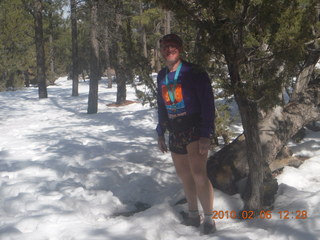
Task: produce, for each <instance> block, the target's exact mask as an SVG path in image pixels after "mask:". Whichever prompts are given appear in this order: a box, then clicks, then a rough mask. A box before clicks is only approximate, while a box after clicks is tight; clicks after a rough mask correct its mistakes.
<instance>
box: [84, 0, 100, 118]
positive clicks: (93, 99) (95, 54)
mask: <svg viewBox="0 0 320 240" xmlns="http://www.w3.org/2000/svg"><path fill="white" fill-rule="evenodd" d="M91 4H92V6H91V20H90V21H91V30H90V42H91V51H90V89H89V101H88V111H87V112H88V114H92V113H97V112H98V85H99V77H100V67H99V42H98V38H97V37H98V21H97V20H98V0H92V1H91Z"/></svg>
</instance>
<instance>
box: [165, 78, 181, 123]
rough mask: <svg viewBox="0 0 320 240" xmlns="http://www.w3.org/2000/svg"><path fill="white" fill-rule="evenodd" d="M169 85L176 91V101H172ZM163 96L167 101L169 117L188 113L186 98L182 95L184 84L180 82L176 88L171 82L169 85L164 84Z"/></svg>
mask: <svg viewBox="0 0 320 240" xmlns="http://www.w3.org/2000/svg"><path fill="white" fill-rule="evenodd" d="M168 87H169V89H170V90H171V91H172V92H173V93H174V102H172V101H171V99H170V95H169V91H168ZM162 97H163V99H164V101H165V105H166V108H167V111H168V115H169V118H175V117H179V116H184V115H186V110H185V105H184V100H183V95H182V86H181V84H180V83H178V84H177V85H176V88H175V89H174V85H173V84H169V86H167V85H162Z"/></svg>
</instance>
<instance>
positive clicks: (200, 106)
mask: <svg viewBox="0 0 320 240" xmlns="http://www.w3.org/2000/svg"><path fill="white" fill-rule="evenodd" d="M167 71H168V70H167V68H163V69H162V70H161V71H160V72H159V73H158V77H157V87H158V89H157V93H158V95H157V103H158V125H157V129H156V130H157V133H158V136H163V135H164V133H165V131H166V130H167V129H168V124H169V122H170V121H171V120H172V119H175V118H188V117H191V116H194V115H199V116H200V120H199V121H200V123H199V124H200V137H209V136H210V134H211V133H212V132H213V130H214V97H213V92H212V86H211V82H210V79H209V76H208V74H207V73H206V72H205V71H204V70H203V69H202V68H201V67H199V66H197V65H195V64H192V63H189V62H185V61H182V67H181V70H180V74H179V77H178V80H177V83H176V84H175V87H173V86H174V76H175V72H169V73H168V80H169V81H168V83H167V80H166V74H167ZM170 90H171V92H174V97H175V99H174V102H172V98H170V97H169V94H168V92H170ZM173 90H174V91H173ZM171 96H172V95H171Z"/></svg>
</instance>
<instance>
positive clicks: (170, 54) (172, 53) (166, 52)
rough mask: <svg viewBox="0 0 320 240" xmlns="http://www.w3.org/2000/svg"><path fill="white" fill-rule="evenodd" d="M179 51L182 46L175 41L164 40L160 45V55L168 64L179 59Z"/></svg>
mask: <svg viewBox="0 0 320 240" xmlns="http://www.w3.org/2000/svg"><path fill="white" fill-rule="evenodd" d="M181 51H182V48H181V47H180V46H178V45H177V44H176V43H175V42H170V41H165V42H162V43H161V45H160V52H161V55H162V57H163V58H164V59H165V60H166V62H167V63H169V64H174V63H176V62H177V61H178V60H179V59H180V52H181Z"/></svg>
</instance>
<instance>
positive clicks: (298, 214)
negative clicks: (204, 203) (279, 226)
mask: <svg viewBox="0 0 320 240" xmlns="http://www.w3.org/2000/svg"><path fill="white" fill-rule="evenodd" d="M212 214H213V215H212V219H272V218H274V217H279V218H280V219H284V220H286V219H307V218H308V211H307V210H296V211H287V210H285V211H277V212H273V211H260V212H259V213H258V214H257V213H256V214H255V213H254V212H253V211H242V212H240V213H237V212H236V211H228V210H227V211H222V210H221V211H216V210H215V211H212Z"/></svg>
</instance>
